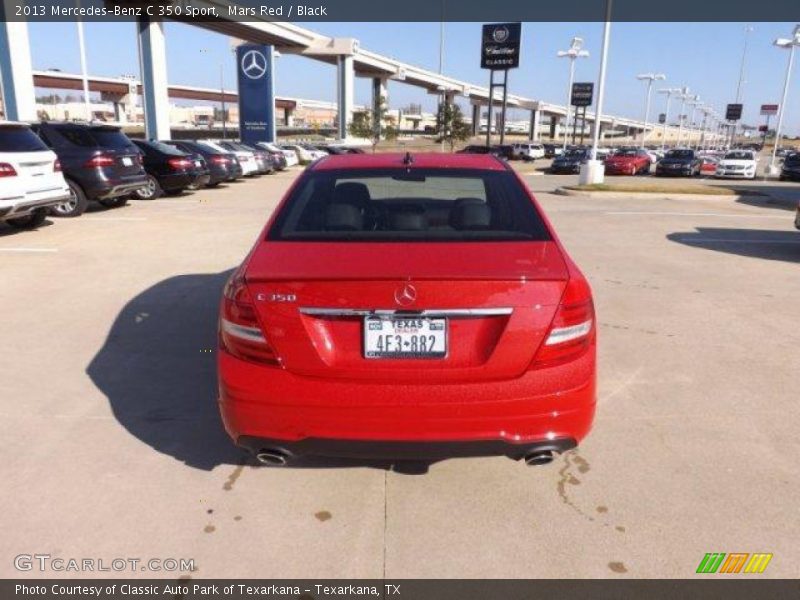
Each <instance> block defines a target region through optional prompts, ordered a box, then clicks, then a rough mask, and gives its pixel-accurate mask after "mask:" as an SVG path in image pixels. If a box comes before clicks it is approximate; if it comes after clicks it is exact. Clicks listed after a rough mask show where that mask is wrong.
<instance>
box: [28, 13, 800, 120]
mask: <svg viewBox="0 0 800 600" xmlns="http://www.w3.org/2000/svg"><path fill="white" fill-rule="evenodd" d="M301 25H303V24H301ZM307 26H308V27H309V29H313V30H315V31H317V32H320V33H323V34H327V35H332V36H342V37H356V38H358V39H359V40H360V41H361V44H362V46H363V47H365V48H368V49H370V50H374V51H376V52H381V53H383V54H387V55H389V56H392V57H395V58H397V59H399V60H402V61H405V62H409V63H413V64H417V65H421V66H425V67H428V68H431V69H433V70H436V69H438V53H439V28H440V25H439V23H312V24H307ZM744 26H745V24H744V23H614V24H613V26H612V34H611V45H610V54H609V66H608V79H607V90H608V91H607V96H606V112H608V113H611V114H616V115H620V116H629V117H637V118H641V117H642V115H643V112H644V88H645V86H644V84H643V83H641V82H639V81H638V80H636V78H635V75H636V74H637V73H642V72H650V71H656V72H663V73H665V74H666V75H667V81H666V82H663V84H664V86H669V87H677V86H682V85H687V86H689V88H690V90H691V91H692V92H693V93H697V94H700V98H701V100H703V101H705V102H708V103H711V104H712V105H714V106H715V107H717V109H718V110H724V105H725V104H726V103H728V102H733V101H734V97H735V93H736V82H737V80H738V76H739V64H740V60H741V55H742V48H743V42H744V33H743V32H744ZM752 26H753V27H754V31H753V32H752V33H751V34H750V42H749V50H748V55H747V62H746V69H745V80H746V82H745V84H744V87H743V90H744V91H743V95H742V96H743V97H742V101H743V103H744V104H745V113H744V122H746V123H750V124H753V125H758V124H760V123H761V122H762V119H763V118H762V117H759V116H758V108H759V106H760V105H761V104H765V103H777V102H779V101H780V95H781V91H782V86H783V78H784V74H785V71H786V61H787V58H788V52H787V51H785V50H779V49H777V48H774V47H773V46H772V40H773V39H774V38H776V37H786V36H788V35H789V34H790V33H791V31H792V28H793V27H794V24H793V23H754V24H752ZM480 27H481V26H480V24H479V23H446V24H445V73H446V74H448V75H451V76H454V77H457V78H459V79H463V80H467V81H470V82H474V83H476V84H484V85H485V84H486V83H487V82H488V72H486V71H483V70H481V69H480V68H479V67H478V64H479V62H478V61H479V39H480ZM29 28H30V36H31V46H32V53H33V64H34V68H37V69H46V68H59V69H62V70H63V71H68V72H78V71H79V65H80V62H79V56H78V42H77V34H76V28H75V24H74V23H31V24H30V25H29ZM85 28H86V38H87V48H88V63H89V71H90V72H91V73H92V74H97V75H106V76H117V75H120V74H125V73H127V74H138V60H137V56H136V40H135V28H134V24H133V23H87V24H86V25H85ZM166 29H167V63H168V64H167V69H168V74H169V80H170V83H174V84H183V85H197V86H207V87H214V88H217V87H219V64H220V62H221V61H222V62H223V63H224V70H225V78H226V87H228V88H233V87H235V81H234V77H233V76H234V61H233V57H232V54H231V52H230V49H229V43H228V38H227V37H225V36H222V35H218V34H215V33H212V32H209V31H206V30H204V29H200V28H197V27H192V26H189V25H185V24H180V23H172V22H170V23H167V26H166ZM522 35H523V49H522V61H521V65H520V68H519V69H517V70H515V71H512V72H511V75H510V77H509V81H510V91H511V92H512V93H517V94H520V95H523V96H527V97H531V98H537V99H541V100H546V101H550V102H559V103H563V102H564V100H565V96H566V87H567V61H566V60H564V59H558V58H556V56H555V54H556V51H557V50H561V49H566V48H567V47H568V46H569V42H570V40H571V38H572V37H573V36H575V35H579V36H581V37H583V38H584V40H585V41H586V48H587V49H588V50H589V51H590V53H591V57H590V58H589V59H583V60H580V61H578V63H577V68H576V74H577V76H576V80H578V81H581V80H582V81H594V80H596V78H597V71H598V68H599V54H600V53H599V50H600V42H601V37H602V23H525V24H524V25H523V34H522ZM201 50H205V52H201ZM797 62H800V56H798V60H797V61H796V63H797ZM276 72H277V79H276V90H277V93H278V95H285V96H295V97H302V98H311V99H319V100H333V99H334V97H335V69H334V67H332V66H330V65H327V64H323V63H319V62H316V61H314V60H310V59H307V58H301V57H296V56H282V57H281V58H280V60H279V61H278V64H277V66H276ZM789 94H790V95H789V103H788V104H789V108H788V110H787V113H786V116H785V120H784V127H785V131H786V133H789V134H791V135H798V134H800V73H798V72H797V69H795V73H794V74H793V82H792V85H791V87H790V91H789ZM369 96H370V85H369V81H368V80H366V79H356V102H359V103H366V102H368V101H369ZM389 102H390V105H391V107H392V108H397V107H402V106H405V105H407V104H408V103H410V102H417V103H422V104H423V106H425V107H426V108H428V109H430V108H431V107H432V106H433V105H434V98H433V97H431V96H428V95H426V94H425V93H423V91H422V90H421V89H418V88H414V87H411V86H407V85H404V84H402V83H399V82H391V83H390V87H389ZM663 103H664V100H663V96H656V95H655V94H654V95H653V108H652V109H651V119H652V118H653V116H654V115H655V114H657V113H658V112H661V111H663ZM674 106H675V103H673V107H674ZM670 112H671V114H672V115H674V114H676V112H677V110H676V109H675V108H673V109H671V111H670ZM519 116H520V117H522V114H520V115H519ZM512 118H515V117H514V115H512ZM773 125H774V119H773Z"/></svg>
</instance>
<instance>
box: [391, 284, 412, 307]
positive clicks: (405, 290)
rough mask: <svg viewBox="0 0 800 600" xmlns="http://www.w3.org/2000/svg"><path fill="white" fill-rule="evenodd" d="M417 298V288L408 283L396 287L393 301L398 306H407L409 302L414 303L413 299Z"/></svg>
mask: <svg viewBox="0 0 800 600" xmlns="http://www.w3.org/2000/svg"><path fill="white" fill-rule="evenodd" d="M416 299H417V288H415V287H414V286H413V285H411V284H410V283H407V284H405V285H404V286H403V287H401V288H397V289H396V290H395V291H394V301H395V302H397V303H398V304H399V305H400V306H408V305H410V304H414V301H415V300H416Z"/></svg>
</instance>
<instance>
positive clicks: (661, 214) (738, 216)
mask: <svg viewBox="0 0 800 600" xmlns="http://www.w3.org/2000/svg"><path fill="white" fill-rule="evenodd" d="M605 214H607V215H624V216H654V217H730V218H732V219H781V220H786V217H785V216H784V215H741V214H727V213H687V212H668V211H663V212H659V211H636V210H608V211H606V212H605Z"/></svg>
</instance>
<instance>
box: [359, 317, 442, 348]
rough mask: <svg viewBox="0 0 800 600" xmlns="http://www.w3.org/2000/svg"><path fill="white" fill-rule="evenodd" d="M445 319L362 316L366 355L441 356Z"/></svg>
mask: <svg viewBox="0 0 800 600" xmlns="http://www.w3.org/2000/svg"><path fill="white" fill-rule="evenodd" d="M445 356H447V319H429V318H419V317H365V318H364V357H365V358H444V357H445Z"/></svg>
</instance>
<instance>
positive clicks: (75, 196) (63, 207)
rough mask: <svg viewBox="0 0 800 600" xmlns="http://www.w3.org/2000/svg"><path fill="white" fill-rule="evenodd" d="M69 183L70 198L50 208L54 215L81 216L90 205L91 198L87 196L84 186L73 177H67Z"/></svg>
mask: <svg viewBox="0 0 800 600" xmlns="http://www.w3.org/2000/svg"><path fill="white" fill-rule="evenodd" d="M67 185H68V186H69V195H70V198H69V200H67V201H66V202H64V203H62V204H58V205H56V206H53V207H52V208H51V209H50V214H51V215H53V216H54V217H66V218H73V217H80V216H81V215H82V214H83V213H84V212H86V209H87V208H88V207H89V199H88V198H87V197H86V193H85V192H84V191H83V188H81V186H79V185H78V184H77V183H75V182H74V181H72V180H71V179H67Z"/></svg>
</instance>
